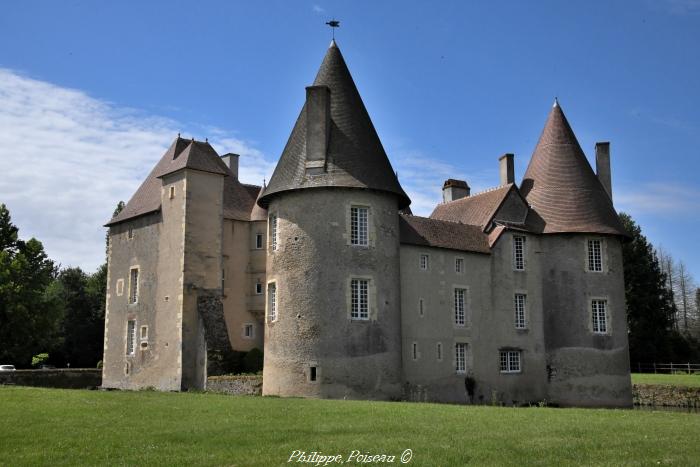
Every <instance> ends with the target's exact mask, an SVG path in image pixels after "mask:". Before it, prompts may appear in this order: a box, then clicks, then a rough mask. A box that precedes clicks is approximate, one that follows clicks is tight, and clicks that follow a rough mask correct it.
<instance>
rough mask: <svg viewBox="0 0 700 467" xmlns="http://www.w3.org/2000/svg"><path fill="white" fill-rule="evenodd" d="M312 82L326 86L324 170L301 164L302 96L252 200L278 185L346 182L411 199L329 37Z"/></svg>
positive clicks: (266, 196) (263, 202) (403, 202)
mask: <svg viewBox="0 0 700 467" xmlns="http://www.w3.org/2000/svg"><path fill="white" fill-rule="evenodd" d="M313 85H314V86H327V87H328V89H329V90H330V122H329V130H328V131H329V133H328V142H327V150H326V151H327V154H326V159H325V170H323V171H322V172H321V173H314V174H309V173H307V171H306V170H305V168H306V166H305V164H306V161H307V154H306V151H307V146H308V145H307V141H306V138H307V112H306V109H307V106H308V105H309V104H308V101H307V103H305V104H304V107H303V108H302V110H301V113H300V114H299V117H298V118H297V121H296V124H295V125H294V129H293V130H292V134H291V136H290V137H289V140H288V141H287V145H286V146H285V148H284V150H283V151H282V156H281V157H280V160H279V162H278V163H277V167H276V168H275V171H274V173H273V174H272V177H271V178H270V183H269V184H268V185H267V188H266V189H265V191H264V192H263V194H262V196H261V197H260V198H259V199H258V204H259V205H260V206H262V207H267V205H268V204H269V202H270V199H271V198H272V197H273V196H274V195H276V194H278V193H281V192H284V191H290V190H300V189H307V188H319V187H347V188H369V189H374V190H380V191H385V192H390V193H394V194H396V195H397V196H398V198H399V209H402V208H405V207H406V206H408V205H409V204H410V203H411V201H410V199H409V198H408V196H407V195H406V193H405V192H404V191H403V189H402V188H401V185H400V184H399V181H398V179H397V177H396V175H395V173H394V170H393V168H392V167H391V163H390V162H389V158H388V157H387V155H386V152H384V147H383V146H382V143H381V141H380V140H379V136H378V135H377V132H376V130H375V129H374V125H372V120H371V119H370V117H369V114H368V113H367V109H365V106H364V104H363V102H362V98H361V97H360V93H359V92H358V91H357V88H356V87H355V83H354V81H353V79H352V76H351V75H350V71H349V70H348V67H347V65H346V64H345V60H344V59H343V55H342V54H341V53H340V49H339V48H338V45H337V44H336V43H335V40H334V41H332V42H331V45H330V47H329V48H328V51H327V52H326V56H325V57H324V59H323V63H321V68H320V69H319V70H318V74H317V75H316V79H315V80H314V84H313Z"/></svg>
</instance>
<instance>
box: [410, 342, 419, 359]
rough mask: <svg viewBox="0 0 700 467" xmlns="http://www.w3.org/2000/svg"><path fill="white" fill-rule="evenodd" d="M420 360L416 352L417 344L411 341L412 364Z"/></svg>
mask: <svg viewBox="0 0 700 467" xmlns="http://www.w3.org/2000/svg"><path fill="white" fill-rule="evenodd" d="M419 359H420V352H419V351H418V342H416V341H413V342H412V343H411V360H413V361H414V362H415V361H417V360H419Z"/></svg>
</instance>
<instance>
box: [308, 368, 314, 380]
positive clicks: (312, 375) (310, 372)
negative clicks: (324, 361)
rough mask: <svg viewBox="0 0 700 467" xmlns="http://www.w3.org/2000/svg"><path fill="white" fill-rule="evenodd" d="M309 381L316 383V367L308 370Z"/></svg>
mask: <svg viewBox="0 0 700 467" xmlns="http://www.w3.org/2000/svg"><path fill="white" fill-rule="evenodd" d="M309 381H316V367H315V366H312V367H310V368H309Z"/></svg>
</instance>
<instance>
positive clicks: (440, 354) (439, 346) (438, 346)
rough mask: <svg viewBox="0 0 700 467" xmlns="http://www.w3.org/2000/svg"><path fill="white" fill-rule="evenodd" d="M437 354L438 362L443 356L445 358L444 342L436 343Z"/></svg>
mask: <svg viewBox="0 0 700 467" xmlns="http://www.w3.org/2000/svg"><path fill="white" fill-rule="evenodd" d="M435 356H436V357H437V361H438V362H441V361H442V358H443V349H442V342H436V343H435Z"/></svg>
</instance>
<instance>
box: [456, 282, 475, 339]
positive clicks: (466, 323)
mask: <svg viewBox="0 0 700 467" xmlns="http://www.w3.org/2000/svg"><path fill="white" fill-rule="evenodd" d="M458 290H463V291H464V297H463V307H464V310H463V312H464V317H463V318H464V319H463V323H459V322H458V319H457V317H458V314H457V313H458V310H457V291H458ZM470 309H471V294H470V290H469V286H468V285H464V284H453V285H452V325H453V326H454V327H455V328H459V329H463V328H468V327H470V323H471V316H470V313H469V310H470Z"/></svg>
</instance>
